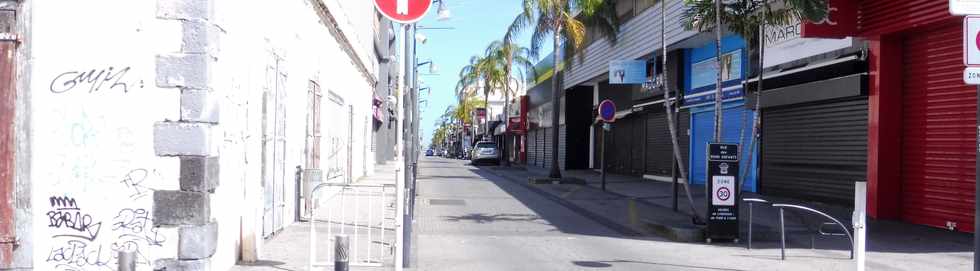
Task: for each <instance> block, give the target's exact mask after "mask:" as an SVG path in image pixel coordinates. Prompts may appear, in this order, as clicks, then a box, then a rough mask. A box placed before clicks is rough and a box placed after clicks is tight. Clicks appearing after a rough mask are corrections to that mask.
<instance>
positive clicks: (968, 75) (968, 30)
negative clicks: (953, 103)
mask: <svg viewBox="0 0 980 271" xmlns="http://www.w3.org/2000/svg"><path fill="white" fill-rule="evenodd" d="M949 11H950V13H952V14H953V15H964V14H980V3H977V2H976V1H964V0H950V2H949ZM963 64H966V69H964V70H963V82H964V83H966V84H967V85H977V97H980V16H975V15H969V16H966V17H964V18H963ZM976 125H977V132H978V133H977V138H976V145H975V147H976V155H977V156H976V157H977V158H980V99H978V100H977V123H976ZM976 160H977V161H976V165H975V170H976V173H977V174H976V181H975V182H974V192H973V201H974V206H973V232H974V234H973V247H975V248H980V234H978V233H980V159H976ZM978 263H980V253H977V251H974V252H973V270H974V271H980V264H978Z"/></svg>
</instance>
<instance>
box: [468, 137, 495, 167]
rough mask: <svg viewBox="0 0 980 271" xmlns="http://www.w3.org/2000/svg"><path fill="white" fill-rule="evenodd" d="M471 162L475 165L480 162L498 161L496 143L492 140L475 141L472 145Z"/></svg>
mask: <svg viewBox="0 0 980 271" xmlns="http://www.w3.org/2000/svg"><path fill="white" fill-rule="evenodd" d="M470 157H472V160H471V162H472V163H473V164H474V165H476V164H478V163H480V162H490V163H494V164H497V163H499V162H500V155H499V154H498V153H497V143H494V142H492V141H481V142H477V143H476V146H475V147H473V154H471V155H470Z"/></svg>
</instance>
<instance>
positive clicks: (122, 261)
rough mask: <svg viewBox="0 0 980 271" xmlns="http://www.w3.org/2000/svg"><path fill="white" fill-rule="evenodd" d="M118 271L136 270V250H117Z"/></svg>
mask: <svg viewBox="0 0 980 271" xmlns="http://www.w3.org/2000/svg"><path fill="white" fill-rule="evenodd" d="M117 260H118V261H119V271H136V252H135V251H119V257H118V258H117Z"/></svg>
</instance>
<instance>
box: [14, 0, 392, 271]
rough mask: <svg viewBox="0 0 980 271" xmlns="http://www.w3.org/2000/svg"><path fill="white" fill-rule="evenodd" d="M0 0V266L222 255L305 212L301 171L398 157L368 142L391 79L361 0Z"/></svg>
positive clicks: (102, 265)
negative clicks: (7, 19) (4, 59)
mask: <svg viewBox="0 0 980 271" xmlns="http://www.w3.org/2000/svg"><path fill="white" fill-rule="evenodd" d="M0 9H3V11H2V12H8V14H11V15H15V16H11V18H16V21H15V22H13V23H11V24H10V25H11V26H13V27H10V28H8V30H6V31H9V32H8V33H6V34H9V35H6V36H5V37H16V39H11V40H9V41H4V42H0V43H2V44H3V45H2V46H5V47H4V49H5V53H6V54H7V55H8V58H9V59H11V60H12V63H7V64H5V65H8V66H6V67H16V69H8V70H6V71H8V72H10V73H9V75H8V76H9V77H3V78H0V79H5V81H4V82H2V83H3V84H7V85H9V86H10V87H9V88H3V95H5V97H8V98H9V99H8V100H6V102H7V103H8V104H6V105H5V106H4V107H3V108H4V110H5V112H3V114H0V115H4V116H13V117H12V118H5V119H3V120H2V121H3V125H4V127H5V128H4V129H0V133H2V134H3V136H2V137H0V138H6V139H9V140H8V141H7V142H5V143H4V144H2V145H3V147H4V148H5V149H4V151H3V152H2V154H3V156H4V161H6V163H9V164H5V165H12V167H6V166H5V167H4V168H5V169H11V170H10V172H7V173H5V174H0V177H2V178H3V180H0V184H3V185H6V186H9V187H12V188H13V189H9V190H8V189H4V190H3V191H2V192H0V193H3V194H5V197H9V198H10V199H11V200H10V201H3V202H2V203H0V204H2V205H4V206H3V207H2V208H0V210H11V211H12V212H10V213H6V212H2V213H3V215H2V216H0V219H3V221H0V225H3V226H2V227H10V228H9V229H6V228H5V229H4V230H2V231H0V235H2V236H0V237H4V238H13V239H15V240H17V242H18V244H17V246H12V245H9V244H7V243H6V242H4V243H3V244H0V269H5V268H27V269H36V270H104V269H106V268H113V267H115V266H116V251H117V250H120V249H129V250H134V251H136V252H137V263H138V269H140V270H151V269H154V268H157V269H159V268H168V270H188V269H189V270H208V269H214V270H225V269H228V268H229V267H230V266H231V265H233V264H235V262H237V261H239V260H241V261H254V260H256V257H257V255H259V253H260V252H261V250H262V249H263V248H262V243H263V239H266V238H273V237H274V236H275V235H276V234H277V233H278V232H279V231H280V230H282V229H283V228H284V227H285V226H286V225H289V224H291V223H293V222H294V221H297V220H298V219H299V216H300V213H301V212H300V210H301V208H302V207H303V206H302V204H301V203H300V202H301V200H302V196H301V193H302V191H303V187H304V186H305V184H303V183H302V181H303V180H304V178H303V177H304V176H308V175H310V174H306V173H308V171H310V170H318V171H321V172H322V174H321V176H322V181H350V180H356V179H357V178H359V177H361V176H364V175H366V174H369V173H370V172H372V171H373V165H374V164H375V163H376V162H378V161H381V160H385V159H390V157H393V156H392V155H391V154H385V155H383V156H381V157H380V158H379V156H378V154H377V153H378V151H377V149H376V148H372V145H374V144H373V143H376V142H382V141H381V140H382V139H379V136H377V134H378V132H379V130H380V129H379V128H378V127H377V126H379V125H378V122H379V120H378V118H377V117H376V114H375V112H376V111H375V110H374V108H373V106H374V105H375V104H376V102H375V101H376V100H377V99H376V98H375V97H372V96H373V95H377V94H384V93H393V92H394V90H392V89H390V88H387V89H386V88H384V87H382V88H378V86H379V85H381V86H386V84H387V82H386V81H389V80H390V79H389V78H390V77H391V74H384V73H383V72H381V71H382V70H387V69H386V68H385V66H384V65H382V62H384V61H383V60H382V59H384V58H386V56H387V54H386V55H380V54H379V50H377V48H376V44H377V43H378V42H376V40H377V39H382V42H380V43H381V44H382V45H384V44H387V43H388V42H389V37H388V36H384V37H382V36H379V35H376V34H377V33H379V32H381V31H380V30H382V29H389V28H390V23H388V22H384V21H382V20H380V19H379V18H380V17H379V16H378V15H377V14H376V12H375V11H374V7H373V6H372V5H371V3H370V2H361V1H353V2H347V1H344V2H336V1H318V0H317V1H286V2H282V3H276V4H275V5H269V4H264V3H259V2H254V1H244V2H243V1H230V0H194V1H191V0H157V1H124V0H101V1H81V2H80V1H33V0H24V1H6V2H3V3H2V8H0ZM121 11H125V12H121ZM83 29H87V30H91V31H79V30H83ZM389 33H390V32H389ZM379 81H381V82H382V83H379ZM382 105H383V103H382ZM387 121H389V120H384V119H383V118H382V120H381V122H382V123H388V122H387ZM380 137H385V138H387V136H380ZM385 140H387V139H385ZM385 142H387V141H385Z"/></svg>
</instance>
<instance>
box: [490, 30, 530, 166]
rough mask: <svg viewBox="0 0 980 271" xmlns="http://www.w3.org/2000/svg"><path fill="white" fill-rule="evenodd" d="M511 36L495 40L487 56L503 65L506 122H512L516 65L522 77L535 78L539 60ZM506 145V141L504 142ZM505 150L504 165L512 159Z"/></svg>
mask: <svg viewBox="0 0 980 271" xmlns="http://www.w3.org/2000/svg"><path fill="white" fill-rule="evenodd" d="M508 37H509V36H506V35H505V37H504V39H503V40H498V41H494V42H493V43H491V44H490V46H489V47H487V57H492V58H494V59H496V60H495V61H496V62H498V63H500V64H502V65H503V74H504V78H506V82H505V83H504V88H503V89H502V90H503V92H504V121H505V123H508V124H509V123H510V122H509V121H510V118H509V116H508V113H509V112H510V111H509V110H508V109H509V105H510V95H511V94H514V90H513V89H511V84H510V80H511V79H516V78H514V77H513V73H514V72H515V69H514V68H515V66H516V67H517V68H519V69H518V70H517V72H518V73H519V74H520V75H521V76H520V77H521V78H535V77H537V74H536V73H535V70H534V61H536V60H537V54H535V53H534V52H532V51H531V49H528V48H527V47H524V46H521V45H519V44H516V43H514V42H512V41H511V40H510V39H509V38H508ZM518 82H520V80H518ZM503 145H504V146H506V143H505V144H503ZM501 149H502V150H503V153H502V155H501V156H500V158H501V159H502V160H503V165H504V166H509V165H510V160H509V159H507V148H501Z"/></svg>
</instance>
